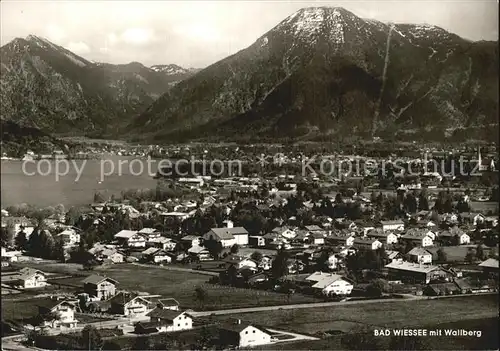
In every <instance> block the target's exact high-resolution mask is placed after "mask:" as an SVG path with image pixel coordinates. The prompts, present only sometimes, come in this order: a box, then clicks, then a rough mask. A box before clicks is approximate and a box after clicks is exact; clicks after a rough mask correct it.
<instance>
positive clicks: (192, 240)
mask: <svg viewBox="0 0 500 351" xmlns="http://www.w3.org/2000/svg"><path fill="white" fill-rule="evenodd" d="M202 241H203V238H202V237H201V236H196V235H186V236H183V237H182V238H181V243H182V244H183V245H184V247H187V248H190V247H194V246H201V245H202Z"/></svg>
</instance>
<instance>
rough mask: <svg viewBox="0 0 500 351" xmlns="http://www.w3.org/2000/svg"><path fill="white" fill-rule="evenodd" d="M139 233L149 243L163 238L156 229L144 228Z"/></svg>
mask: <svg viewBox="0 0 500 351" xmlns="http://www.w3.org/2000/svg"><path fill="white" fill-rule="evenodd" d="M137 233H138V234H139V235H142V236H143V237H144V238H145V239H146V241H148V242H149V241H151V240H153V239H158V238H160V237H161V233H160V232H159V231H158V230H157V229H154V228H142V229H141V230H139V231H138V232H137Z"/></svg>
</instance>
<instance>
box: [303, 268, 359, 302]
mask: <svg viewBox="0 0 500 351" xmlns="http://www.w3.org/2000/svg"><path fill="white" fill-rule="evenodd" d="M306 281H311V282H314V284H313V285H312V286H311V287H312V288H313V289H319V290H320V291H321V293H322V294H323V295H327V296H329V295H332V294H335V295H350V294H351V292H352V289H353V288H354V283H353V282H352V281H351V280H350V279H347V278H345V277H342V276H341V275H338V274H334V273H324V272H314V273H313V274H311V275H310V276H308V277H307V278H306Z"/></svg>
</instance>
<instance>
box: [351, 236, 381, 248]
mask: <svg viewBox="0 0 500 351" xmlns="http://www.w3.org/2000/svg"><path fill="white" fill-rule="evenodd" d="M352 246H353V247H354V248H356V249H358V250H377V249H379V248H381V247H382V246H383V244H382V243H381V242H380V241H378V240H377V239H362V238H355V239H354V242H353V245H352Z"/></svg>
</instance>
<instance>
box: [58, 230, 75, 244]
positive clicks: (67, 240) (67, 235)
mask: <svg viewBox="0 0 500 351" xmlns="http://www.w3.org/2000/svg"><path fill="white" fill-rule="evenodd" d="M57 236H58V237H60V238H62V240H63V242H64V245H65V246H74V245H78V243H80V234H79V233H77V232H76V230H75V229H72V228H68V229H65V230H63V231H62V232H60V233H59V234H57Z"/></svg>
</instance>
